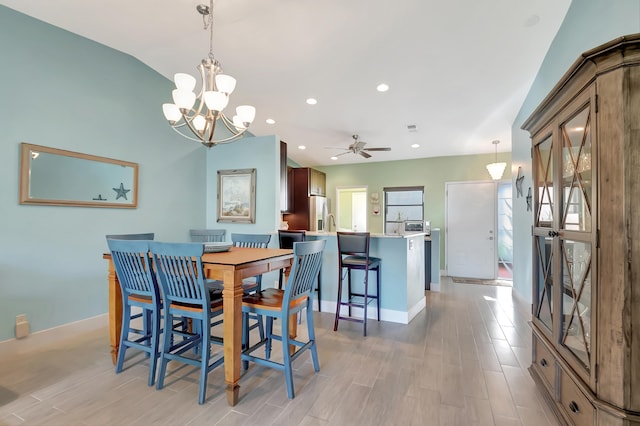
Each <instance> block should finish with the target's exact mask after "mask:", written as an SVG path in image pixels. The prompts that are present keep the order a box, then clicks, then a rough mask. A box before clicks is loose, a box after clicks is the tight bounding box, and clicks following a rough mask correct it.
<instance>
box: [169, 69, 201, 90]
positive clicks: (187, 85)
mask: <svg viewBox="0 0 640 426" xmlns="http://www.w3.org/2000/svg"><path fill="white" fill-rule="evenodd" d="M173 82H174V83H175V84H176V89H178V90H186V91H187V92H193V89H195V87H196V79H195V77H193V76H191V75H189V74H185V73H183V72H179V73H176V74H175V75H174V76H173Z"/></svg>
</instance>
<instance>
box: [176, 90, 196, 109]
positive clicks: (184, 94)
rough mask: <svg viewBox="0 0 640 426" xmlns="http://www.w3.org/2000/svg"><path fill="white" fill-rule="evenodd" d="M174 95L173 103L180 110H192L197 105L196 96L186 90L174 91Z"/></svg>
mask: <svg viewBox="0 0 640 426" xmlns="http://www.w3.org/2000/svg"><path fill="white" fill-rule="evenodd" d="M171 93H172V95H173V102H174V103H175V104H176V106H177V107H178V108H180V109H187V110H189V109H191V107H192V106H193V104H195V103H196V94H195V93H193V92H188V91H186V90H180V89H174V90H173V92H171Z"/></svg>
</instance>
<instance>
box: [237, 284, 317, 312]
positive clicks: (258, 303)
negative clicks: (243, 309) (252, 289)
mask: <svg viewBox="0 0 640 426" xmlns="http://www.w3.org/2000/svg"><path fill="white" fill-rule="evenodd" d="M283 298H284V290H279V289H277V288H268V289H266V290H262V291H260V292H258V293H254V294H249V295H246V296H244V297H243V298H242V305H243V306H247V307H254V308H259V309H267V310H272V311H279V310H281V309H282V299H283ZM306 301H307V298H306V297H302V298H300V299H297V300H294V301H293V302H292V303H291V308H294V307H297V306H299V305H302V304H303V303H305V302H306Z"/></svg>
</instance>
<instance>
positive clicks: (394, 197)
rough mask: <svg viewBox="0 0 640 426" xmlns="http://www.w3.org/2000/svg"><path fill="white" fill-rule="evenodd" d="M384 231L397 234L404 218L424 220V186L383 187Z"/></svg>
mask: <svg viewBox="0 0 640 426" xmlns="http://www.w3.org/2000/svg"><path fill="white" fill-rule="evenodd" d="M383 190H384V233H385V234H399V233H400V232H401V231H402V222H404V221H405V220H420V221H421V220H424V186H402V187H390V188H384V189H383Z"/></svg>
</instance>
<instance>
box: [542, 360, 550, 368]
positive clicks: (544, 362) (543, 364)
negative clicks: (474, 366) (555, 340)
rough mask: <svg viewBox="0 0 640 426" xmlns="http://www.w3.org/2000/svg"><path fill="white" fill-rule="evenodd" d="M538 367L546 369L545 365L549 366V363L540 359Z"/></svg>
mask: <svg viewBox="0 0 640 426" xmlns="http://www.w3.org/2000/svg"><path fill="white" fill-rule="evenodd" d="M540 365H541V366H543V367H546V366H547V365H549V363H548V362H547V360H546V359H544V358H542V359H541V360H540Z"/></svg>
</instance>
